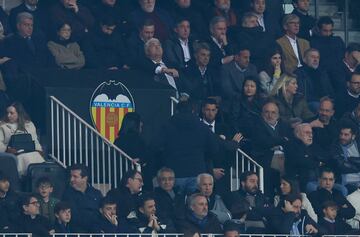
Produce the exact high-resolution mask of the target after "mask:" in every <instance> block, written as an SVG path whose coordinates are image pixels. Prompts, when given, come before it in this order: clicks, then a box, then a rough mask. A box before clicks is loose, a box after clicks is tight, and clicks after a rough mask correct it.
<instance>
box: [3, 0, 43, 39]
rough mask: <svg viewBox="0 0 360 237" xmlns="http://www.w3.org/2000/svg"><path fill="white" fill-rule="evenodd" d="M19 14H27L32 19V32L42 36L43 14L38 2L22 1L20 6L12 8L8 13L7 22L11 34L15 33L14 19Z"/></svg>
mask: <svg viewBox="0 0 360 237" xmlns="http://www.w3.org/2000/svg"><path fill="white" fill-rule="evenodd" d="M21 12H28V13H30V14H31V15H33V17H34V32H35V33H37V34H43V31H44V30H45V24H46V19H45V14H44V12H43V11H42V9H41V8H39V6H38V0H24V1H23V3H22V4H20V5H19V6H17V7H14V8H13V9H11V11H10V16H9V22H10V28H11V30H12V31H13V32H16V31H17V27H16V25H17V23H16V17H17V15H18V14H19V13H21Z"/></svg>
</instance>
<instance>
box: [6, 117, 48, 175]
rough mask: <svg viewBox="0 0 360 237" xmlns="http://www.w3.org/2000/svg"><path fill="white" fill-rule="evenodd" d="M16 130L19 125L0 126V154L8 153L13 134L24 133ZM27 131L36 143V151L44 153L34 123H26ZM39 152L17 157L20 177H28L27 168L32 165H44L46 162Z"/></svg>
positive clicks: (7, 124)
mask: <svg viewBox="0 0 360 237" xmlns="http://www.w3.org/2000/svg"><path fill="white" fill-rule="evenodd" d="M16 129H17V124H10V123H2V124H1V125H0V152H5V151H6V149H7V146H8V144H9V141H10V138H11V136H12V135H13V134H18V133H24V132H23V131H19V130H16ZM25 129H26V131H27V132H28V133H29V134H30V135H31V137H32V139H33V141H34V142H35V150H37V151H42V148H41V145H40V143H39V140H38V138H37V134H36V129H35V126H34V124H33V123H32V122H27V123H25ZM37 151H35V152H29V153H22V154H19V155H17V168H18V172H19V175H20V176H22V175H26V172H27V168H28V166H29V165H30V164H33V163H42V162H44V161H45V160H44V158H43V157H42V156H41V155H40V153H39V152H37Z"/></svg>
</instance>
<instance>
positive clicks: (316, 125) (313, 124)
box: [310, 119, 324, 128]
mask: <svg viewBox="0 0 360 237" xmlns="http://www.w3.org/2000/svg"><path fill="white" fill-rule="evenodd" d="M310 126H311V127H312V128H324V124H323V123H322V122H321V121H320V120H319V119H316V120H314V121H312V122H311V123H310Z"/></svg>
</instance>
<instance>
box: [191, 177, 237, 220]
mask: <svg viewBox="0 0 360 237" xmlns="http://www.w3.org/2000/svg"><path fill="white" fill-rule="evenodd" d="M196 183H197V186H198V189H199V191H200V193H201V194H203V195H204V196H205V197H206V198H207V200H208V209H209V210H210V211H211V212H212V213H214V214H215V215H216V217H217V219H218V220H219V221H220V223H222V224H223V223H225V222H226V221H228V220H231V213H230V211H229V210H228V209H227V208H226V206H225V204H224V202H223V200H222V198H221V196H220V195H217V194H215V193H214V178H213V176H212V175H210V174H207V173H202V174H199V175H198V176H197V178H196Z"/></svg>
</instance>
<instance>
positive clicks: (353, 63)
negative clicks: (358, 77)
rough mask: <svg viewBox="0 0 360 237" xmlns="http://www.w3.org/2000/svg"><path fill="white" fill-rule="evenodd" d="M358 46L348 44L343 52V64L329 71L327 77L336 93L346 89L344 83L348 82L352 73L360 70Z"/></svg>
mask: <svg viewBox="0 0 360 237" xmlns="http://www.w3.org/2000/svg"><path fill="white" fill-rule="evenodd" d="M359 65H360V44H359V43H350V44H349V45H348V46H347V47H346V50H345V55H344V59H343V62H342V63H341V64H340V65H336V66H335V67H332V69H330V70H329V76H330V79H331V83H332V84H333V88H336V91H335V92H336V93H341V92H343V90H344V89H346V82H347V81H349V80H350V78H351V76H352V73H354V72H356V71H359V70H360V66H359Z"/></svg>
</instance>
